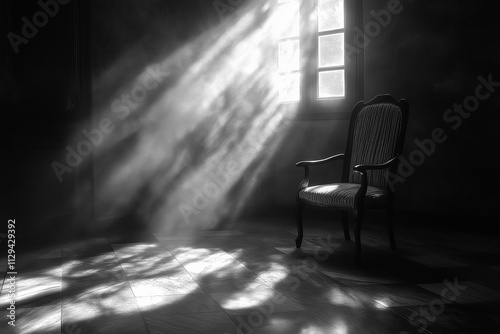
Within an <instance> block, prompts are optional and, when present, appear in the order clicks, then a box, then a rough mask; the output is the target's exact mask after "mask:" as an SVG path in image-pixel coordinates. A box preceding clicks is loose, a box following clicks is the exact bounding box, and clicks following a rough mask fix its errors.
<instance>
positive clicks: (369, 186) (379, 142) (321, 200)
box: [295, 95, 409, 258]
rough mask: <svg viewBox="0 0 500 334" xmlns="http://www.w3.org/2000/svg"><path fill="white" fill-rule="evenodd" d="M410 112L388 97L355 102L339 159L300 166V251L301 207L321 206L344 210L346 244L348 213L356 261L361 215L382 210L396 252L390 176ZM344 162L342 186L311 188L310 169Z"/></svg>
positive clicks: (299, 238) (298, 241)
mask: <svg viewBox="0 0 500 334" xmlns="http://www.w3.org/2000/svg"><path fill="white" fill-rule="evenodd" d="M408 110H409V106H408V103H407V102H406V100H404V99H401V100H400V101H399V102H398V101H396V100H394V99H393V98H392V97H391V96H390V95H378V96H376V97H375V98H373V99H372V100H370V101H369V102H363V101H361V102H358V103H357V104H356V105H355V107H354V109H353V112H352V114H351V120H350V125H349V134H348V140H347V147H346V150H345V153H344V154H337V155H334V156H331V157H328V158H325V159H321V160H315V161H301V162H298V163H297V164H296V166H298V167H304V169H305V176H304V179H303V180H302V182H301V183H300V185H299V190H298V193H297V217H296V219H297V230H298V236H297V239H296V240H295V244H296V246H297V248H300V245H301V244H302V238H303V227H302V212H303V209H304V206H305V205H306V204H307V205H311V206H320V207H327V208H332V209H338V210H342V222H343V227H344V235H345V239H346V240H350V239H351V238H350V234H349V225H348V213H349V212H351V213H352V217H353V220H354V236H355V240H356V258H359V256H360V253H361V240H360V237H361V224H362V222H363V215H364V211H365V210H377V209H384V210H386V214H387V224H388V232H389V240H390V245H391V248H392V249H394V248H396V243H395V240H394V230H393V202H394V189H393V187H391V186H390V183H389V182H388V181H389V178H388V175H389V174H388V173H389V172H392V173H394V174H395V173H396V169H397V166H398V162H399V160H398V155H400V154H401V152H402V150H403V144H404V138H405V133H406V126H407V123H408ZM336 160H343V172H342V183H330V184H321V185H315V186H310V185H309V167H310V166H316V165H321V164H326V163H330V162H333V161H336Z"/></svg>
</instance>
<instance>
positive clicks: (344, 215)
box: [342, 210, 351, 240]
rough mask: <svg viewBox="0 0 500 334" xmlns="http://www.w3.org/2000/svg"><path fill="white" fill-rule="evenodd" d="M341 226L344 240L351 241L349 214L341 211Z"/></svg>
mask: <svg viewBox="0 0 500 334" xmlns="http://www.w3.org/2000/svg"><path fill="white" fill-rule="evenodd" d="M342 225H343V226H344V237H345V240H351V234H350V233H349V213H348V212H347V211H346V210H342Z"/></svg>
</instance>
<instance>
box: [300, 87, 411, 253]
mask: <svg viewBox="0 0 500 334" xmlns="http://www.w3.org/2000/svg"><path fill="white" fill-rule="evenodd" d="M380 103H391V104H394V105H396V106H398V107H399V109H400V111H401V116H402V117H401V122H402V124H401V131H400V133H399V136H398V138H397V141H396V146H395V150H394V156H393V157H392V158H391V159H390V160H388V161H386V162H384V163H381V164H377V165H368V164H363V165H356V166H354V168H353V170H354V171H355V172H358V173H361V187H360V189H359V190H358V192H357V193H356V196H355V198H354V209H352V210H347V209H340V210H342V224H343V228H344V236H345V240H351V236H350V234H349V223H348V213H349V211H351V213H352V217H353V220H354V237H355V241H356V254H355V257H356V258H359V256H360V254H361V225H362V223H363V217H364V211H365V210H373V209H384V206H385V211H386V215H387V228H388V233H389V240H390V246H391V248H392V249H395V248H396V242H395V238H394V217H393V216H394V191H393V189H391V188H390V187H389V184H387V186H386V190H387V191H388V192H389V196H388V198H387V201H386V202H385V203H384V204H385V205H382V206H381V207H376V208H365V207H364V199H365V195H366V191H367V189H368V176H367V171H369V170H383V169H388V170H389V171H390V172H392V173H393V174H395V173H396V171H397V168H398V165H399V159H398V157H399V155H401V153H402V150H403V145H404V140H405V136H406V128H407V124H408V114H409V105H408V102H407V101H406V100H405V99H401V100H399V102H398V101H396V100H395V99H394V98H392V96H390V95H388V94H384V95H377V96H376V97H374V98H373V99H371V100H370V101H368V102H364V101H360V102H358V103H356V105H355V106H354V109H353V111H352V114H351V118H350V124H349V134H348V140H347V146H346V150H345V153H341V154H336V155H333V156H331V157H328V158H325V159H321V160H311V161H300V162H298V163H296V166H297V167H303V168H304V169H305V170H304V172H305V174H304V179H303V180H302V181H301V182H300V185H299V189H298V192H297V204H296V221H297V231H298V236H297V238H296V239H295V245H296V247H297V248H300V246H301V244H302V239H303V236H304V233H303V225H302V214H303V211H304V207H305V205H312V206H319V207H326V208H331V209H337V210H338V208H335V207H330V206H324V205H319V204H317V203H311V202H309V201H307V200H305V199H301V198H299V193H300V192H301V191H302V190H303V189H305V188H306V187H308V186H309V167H310V166H317V165H323V164H327V163H330V162H333V161H337V160H343V161H344V164H343V170H342V183H348V182H349V168H350V165H351V154H352V147H353V141H354V130H355V126H356V120H357V117H358V115H359V113H360V112H361V110H363V108H365V107H368V106H370V105H374V104H380Z"/></svg>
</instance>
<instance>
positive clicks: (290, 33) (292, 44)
mask: <svg viewBox="0 0 500 334" xmlns="http://www.w3.org/2000/svg"><path fill="white" fill-rule="evenodd" d="M311 2H312V1H311V0H305V2H304V1H301V0H278V8H277V16H276V20H277V23H278V30H277V36H278V72H279V75H278V91H279V101H280V102H296V101H300V99H301V92H303V91H304V90H303V89H301V84H302V83H303V82H302V81H303V80H302V78H304V77H307V78H311V77H312V78H315V81H316V82H315V83H314V84H313V86H314V88H315V90H316V94H315V98H316V99H319V100H321V99H338V98H344V97H345V96H346V66H345V51H344V50H345V47H344V41H345V14H344V13H345V9H344V0H315V1H314V6H310V7H307V6H304V5H301V4H303V3H309V4H310V3H311ZM311 39H316V40H315V41H312V43H311ZM304 42H305V43H306V44H308V45H309V44H310V45H313V48H314V49H313V50H310V49H308V52H307V54H306V55H303V56H302V57H301V43H302V44H303V43H304ZM309 51H312V52H309ZM312 55H313V56H314V57H316V55H317V59H311V57H312ZM306 62H307V63H308V64H309V65H311V63H312V66H305V65H306V64H305V63H306ZM312 71H314V73H311V72H312ZM308 72H309V73H308Z"/></svg>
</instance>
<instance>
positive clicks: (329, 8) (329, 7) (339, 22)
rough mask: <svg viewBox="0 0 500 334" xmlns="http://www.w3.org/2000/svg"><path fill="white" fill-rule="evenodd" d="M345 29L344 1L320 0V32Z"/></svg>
mask: <svg viewBox="0 0 500 334" xmlns="http://www.w3.org/2000/svg"><path fill="white" fill-rule="evenodd" d="M342 28H344V0H319V2H318V31H320V32H321V31H327V30H334V29H342Z"/></svg>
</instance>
